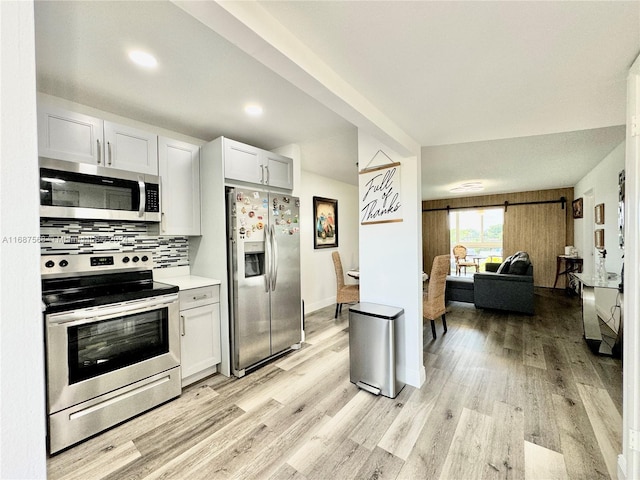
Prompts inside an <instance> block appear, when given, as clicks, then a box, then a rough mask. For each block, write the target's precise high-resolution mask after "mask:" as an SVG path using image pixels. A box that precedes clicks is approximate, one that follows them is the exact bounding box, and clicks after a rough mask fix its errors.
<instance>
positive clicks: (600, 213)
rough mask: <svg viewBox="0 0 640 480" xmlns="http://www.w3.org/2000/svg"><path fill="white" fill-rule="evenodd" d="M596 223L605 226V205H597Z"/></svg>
mask: <svg viewBox="0 0 640 480" xmlns="http://www.w3.org/2000/svg"><path fill="white" fill-rule="evenodd" d="M596 223H597V224H598V225H604V203H599V204H598V205H596Z"/></svg>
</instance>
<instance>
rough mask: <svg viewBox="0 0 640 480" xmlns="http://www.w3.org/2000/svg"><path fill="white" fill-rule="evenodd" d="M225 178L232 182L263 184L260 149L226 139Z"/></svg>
mask: <svg viewBox="0 0 640 480" xmlns="http://www.w3.org/2000/svg"><path fill="white" fill-rule="evenodd" d="M224 176H225V178H228V179H231V180H239V181H241V182H249V183H260V184H263V183H264V172H263V168H262V157H261V155H260V149H259V148H256V147H252V146H250V145H245V144H244V143H240V142H236V141H235V140H230V139H228V138H225V139H224Z"/></svg>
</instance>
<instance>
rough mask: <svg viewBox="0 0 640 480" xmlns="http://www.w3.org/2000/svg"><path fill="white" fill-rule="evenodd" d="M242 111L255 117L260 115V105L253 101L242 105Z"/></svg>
mask: <svg viewBox="0 0 640 480" xmlns="http://www.w3.org/2000/svg"><path fill="white" fill-rule="evenodd" d="M244 111H245V113H246V114H247V115H251V116H252V117H257V116H259V115H262V107H261V106H260V105H257V104H255V103H252V104H250V105H247V106H246V107H244Z"/></svg>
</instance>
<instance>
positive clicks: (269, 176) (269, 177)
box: [264, 166, 271, 185]
mask: <svg viewBox="0 0 640 480" xmlns="http://www.w3.org/2000/svg"><path fill="white" fill-rule="evenodd" d="M264 169H265V170H266V171H267V181H266V182H264V183H266V184H267V185H269V180H270V179H271V175H270V174H269V167H268V166H267V167H264Z"/></svg>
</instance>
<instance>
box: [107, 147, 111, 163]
mask: <svg viewBox="0 0 640 480" xmlns="http://www.w3.org/2000/svg"><path fill="white" fill-rule="evenodd" d="M107 152H108V154H109V165H111V142H107Z"/></svg>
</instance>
